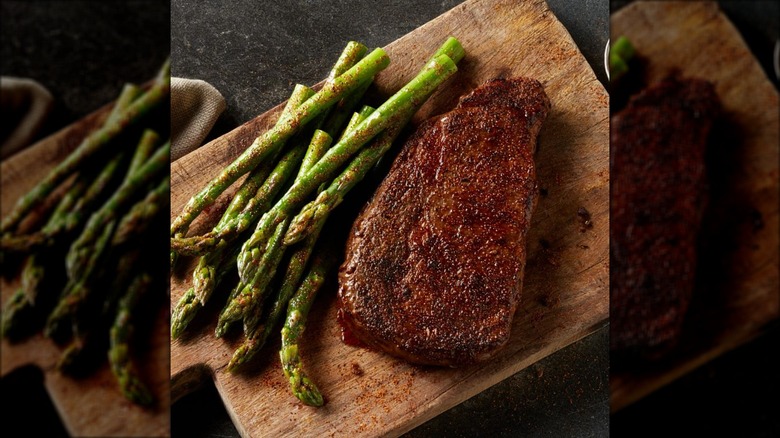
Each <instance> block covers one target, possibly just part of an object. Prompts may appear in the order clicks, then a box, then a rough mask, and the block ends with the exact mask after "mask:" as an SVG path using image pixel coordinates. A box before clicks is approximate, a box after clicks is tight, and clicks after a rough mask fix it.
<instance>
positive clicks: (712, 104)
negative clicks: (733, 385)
mask: <svg viewBox="0 0 780 438" xmlns="http://www.w3.org/2000/svg"><path fill="white" fill-rule="evenodd" d="M719 108H720V105H719V103H718V98H717V95H716V94H715V90H714V88H713V86H712V84H710V83H709V82H706V81H703V80H699V79H677V78H669V79H666V80H664V81H662V82H661V83H659V84H657V85H655V86H653V87H651V88H648V89H646V90H644V91H643V92H641V93H639V94H638V95H636V96H635V97H633V98H632V99H631V100H630V101H629V103H628V105H627V106H626V108H624V109H623V110H622V111H620V112H619V113H617V114H616V115H614V116H613V117H612V121H611V144H610V155H611V157H610V181H611V196H612V202H611V209H610V210H611V211H610V286H611V295H610V348H611V349H612V350H613V351H616V350H625V351H626V352H629V353H639V354H641V355H643V356H658V355H661V354H662V353H664V352H665V351H668V350H669V349H670V348H671V347H672V346H673V345H674V344H675V342H676V340H677V339H678V337H679V334H680V331H681V328H682V324H683V320H684V316H685V313H686V311H687V309H688V305H689V302H690V300H691V297H692V295H693V289H694V281H695V273H696V259H697V257H696V241H697V234H698V231H699V228H700V226H701V222H702V215H703V211H704V208H705V206H706V203H707V180H706V169H705V160H704V158H705V151H706V144H707V137H708V134H709V132H710V128H711V127H712V125H713V122H714V120H715V118H716V117H717V115H718V113H719Z"/></svg>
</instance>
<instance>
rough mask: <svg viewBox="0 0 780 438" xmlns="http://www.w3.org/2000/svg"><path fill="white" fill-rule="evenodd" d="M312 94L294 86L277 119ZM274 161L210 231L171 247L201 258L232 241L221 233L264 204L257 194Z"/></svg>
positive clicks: (173, 241)
mask: <svg viewBox="0 0 780 438" xmlns="http://www.w3.org/2000/svg"><path fill="white" fill-rule="evenodd" d="M313 94H314V90H312V89H311V88H309V87H307V86H305V85H301V84H297V85H296V86H295V88H294V89H293V92H292V95H291V96H290V98H289V99H288V100H287V104H286V105H285V107H284V109H283V110H282V113H281V115H280V116H279V120H280V121H281V120H283V119H286V118H287V117H288V116H289V114H290V113H291V112H292V111H293V110H294V109H295V108H298V107H299V106H300V105H301V104H302V103H303V102H305V101H306V100H307V99H308V98H310V97H311V96H312V95H313ZM277 123H279V122H277ZM273 161H274V160H273V159H271V160H268V161H267V162H264V163H262V164H260V165H259V166H258V167H256V168H255V169H254V170H252V172H251V173H250V174H249V176H248V177H247V179H246V180H245V181H244V182H243V183H242V185H241V187H240V188H239V189H238V191H237V192H236V194H235V195H234V196H233V199H232V200H231V202H230V205H228V208H227V209H226V210H225V213H224V214H223V215H222V218H220V221H219V223H218V224H217V225H216V226H215V227H214V229H213V230H212V231H211V232H209V233H206V234H204V235H201V236H195V237H190V238H181V237H180V238H172V239H171V248H172V249H173V250H174V251H176V252H177V253H180V254H183V255H204V254H207V253H208V252H209V251H211V250H213V249H214V248H216V247H217V246H218V245H219V243H220V242H221V241H223V240H224V241H230V240H233V239H235V237H236V236H237V235H238V233H236V234H228V233H226V232H224V230H225V229H227V228H230V227H232V225H231V223H232V222H234V221H235V220H236V218H237V217H238V216H239V215H240V214H241V213H242V212H244V211H254V210H257V209H259V208H258V207H257V205H258V204H260V205H264V204H265V203H266V202H267V201H265V200H264V198H263V196H266V195H260V196H258V195H257V193H258V191H259V190H264V192H263V193H267V191H268V187H266V188H265V189H262V184H263V183H264V182H265V181H266V180H267V179H268V176H269V175H270V173H271V172H272V169H274V167H273ZM279 165H281V163H280V164H278V165H277V166H279Z"/></svg>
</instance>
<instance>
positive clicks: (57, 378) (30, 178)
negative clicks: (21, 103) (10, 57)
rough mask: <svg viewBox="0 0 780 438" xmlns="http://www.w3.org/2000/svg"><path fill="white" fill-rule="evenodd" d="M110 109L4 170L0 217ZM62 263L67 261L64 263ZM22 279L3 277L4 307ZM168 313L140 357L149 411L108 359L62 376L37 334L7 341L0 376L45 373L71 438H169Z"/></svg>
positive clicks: (55, 356)
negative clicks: (24, 369) (127, 392)
mask: <svg viewBox="0 0 780 438" xmlns="http://www.w3.org/2000/svg"><path fill="white" fill-rule="evenodd" d="M110 110H111V105H110V104H109V105H106V106H105V107H103V108H101V109H99V110H97V111H95V112H93V113H92V114H90V115H88V116H86V117H85V118H83V119H81V120H79V121H77V122H76V123H74V124H72V125H70V126H68V127H66V128H64V129H62V130H60V131H59V132H57V133H55V134H53V135H51V136H50V137H47V138H46V139H44V140H41V141H40V142H38V143H36V144H35V145H33V146H30V147H29V148H27V149H25V150H24V151H22V152H20V153H18V154H16V155H14V156H12V157H10V158H9V159H7V160H5V161H3V162H2V164H1V165H0V177H1V178H2V179H1V180H0V189H2V190H1V193H2V199H1V200H2V204H1V205H2V214H3V216H5V215H6V214H7V213H8V212H9V211H10V210H11V209H12V208H13V206H14V204H15V203H16V200H17V199H18V198H19V197H21V196H22V195H23V194H25V193H27V192H28V191H29V190H30V189H31V188H32V187H33V186H34V185H35V184H36V183H37V182H38V181H40V180H41V179H42V178H43V177H44V176H45V175H46V174H47V173H48V172H49V171H50V170H51V169H52V168H53V167H55V166H56V165H57V164H59V163H60V162H61V161H62V160H63V159H64V158H65V157H66V156H67V155H68V154H69V153H70V152H71V151H72V150H73V149H74V148H76V147H77V146H78V145H79V143H80V142H81V140H82V139H83V138H84V137H85V136H86V135H87V134H88V133H89V132H91V131H92V130H94V129H96V128H98V127H99V126H100V125H101V124H102V123H103V121H104V120H105V118H106V117H107V116H108V113H109V112H110ZM63 263H64V261H63ZM19 284H20V281H19V278H18V276H17V277H14V278H10V279H9V278H2V280H0V291H1V292H2V299H3V303H4V304H5V303H6V302H7V300H8V299H9V298H10V297H11V295H13V293H14V292H15V291H16V289H17V288H18V287H19ZM169 324H170V321H169V313H168V309H167V308H162V307H161V308H160V310H159V312H158V313H157V316H156V318H155V323H154V327H153V329H152V330H151V334H150V340H149V342H150V344H149V349H148V350H147V351H144V352H142V353H140V356H139V357H138V360H139V361H140V365H139V371H140V373H141V375H142V378H143V379H144V382H145V383H146V384H147V385H148V386H149V389H150V390H151V391H152V394H153V396H154V398H155V400H156V402H155V404H154V405H153V406H151V407H148V408H143V407H140V406H138V405H136V404H134V403H132V402H130V401H128V400H127V399H125V398H124V396H123V395H122V393H121V392H120V390H119V387H118V385H117V383H116V379H115V378H114V375H113V374H112V373H111V370H110V368H109V365H108V360H107V359H106V361H105V364H104V365H102V366H101V367H100V368H98V369H97V370H96V371H95V372H94V373H93V374H90V375H89V376H87V377H83V378H73V377H69V376H66V375H63V374H62V373H60V372H59V371H57V370H56V369H55V364H56V363H57V361H58V360H59V358H60V355H61V354H62V351H63V349H62V348H61V347H59V346H58V345H56V344H55V343H54V342H52V341H51V340H49V339H47V338H44V337H43V335H42V334H41V333H38V334H36V335H34V336H32V337H30V338H28V339H24V340H22V341H20V342H14V343H9V341H8V340H6V339H3V340H2V344H0V348H2V350H1V351H2V355H0V375H2V376H5V375H6V374H8V373H9V372H11V371H13V370H14V369H16V368H18V367H21V366H27V365H31V366H36V367H38V368H40V369H41V370H42V371H43V374H44V385H45V387H46V390H47V391H48V393H49V395H50V396H51V400H52V402H53V404H54V406H55V407H56V409H57V411H58V413H59V416H60V418H61V419H62V422H63V424H64V425H65V428H66V429H67V430H68V432H69V433H70V434H71V435H73V436H101V437H108V436H122V437H130V436H138V437H141V436H142V437H161V436H168V435H169V434H170V415H169V412H170V379H169V369H170V350H169V345H170V342H169V339H170V335H169V333H170V332H169Z"/></svg>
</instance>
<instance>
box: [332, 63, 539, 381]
mask: <svg viewBox="0 0 780 438" xmlns="http://www.w3.org/2000/svg"><path fill="white" fill-rule="evenodd" d="M549 108H550V102H549V100H548V98H547V96H546V95H545V93H544V89H543V88H542V86H541V84H540V83H539V82H537V81H536V80H533V79H527V78H515V79H494V80H491V81H489V82H487V83H486V84H484V85H482V86H481V87H479V88H477V89H475V90H474V91H473V92H471V93H470V94H468V95H466V96H463V97H461V99H460V101H459V103H458V105H457V107H456V108H455V109H453V110H452V111H450V112H448V113H446V114H443V115H441V116H438V117H434V118H432V119H429V120H427V121H425V122H423V123H422V124H421V125H420V126H419V127H418V129H417V130H416V131H415V132H414V133H413V134H412V135H411V136H410V138H409V139H408V141H407V142H406V143H405V145H404V147H403V149H402V150H401V151H400V153H399V155H398V157H397V158H396V159H395V161H394V162H393V165H392V167H391V169H390V171H389V173H388V175H387V177H386V178H385V179H384V181H383V182H382V183H381V185H380V186H379V188H378V189H377V191H376V192H375V193H374V196H373V198H372V200H371V201H370V202H369V203H368V204H367V205H366V206H365V207H364V209H363V210H362V212H361V213H360V215H359V217H358V219H357V220H356V222H355V224H354V225H353V228H352V230H351V232H350V236H349V239H348V242H347V256H346V260H345V261H344V264H343V265H342V266H341V268H340V270H339V303H340V319H341V322H342V325H343V326H344V327H345V329H346V330H349V331H351V332H352V335H353V336H354V337H356V338H357V339H358V340H360V341H362V342H363V343H365V344H367V345H368V346H369V347H373V348H376V349H379V350H383V351H385V352H387V353H389V354H392V355H395V356H398V357H401V358H403V359H405V360H407V361H410V362H414V363H420V364H429V365H446V366H458V365H465V364H469V363H473V362H477V361H481V360H485V359H487V358H489V357H491V356H493V355H494V354H495V353H496V352H497V351H498V350H499V349H500V348H501V347H502V346H503V345H504V344H506V342H507V340H508V339H509V334H510V329H511V325H512V318H513V315H514V312H515V308H516V307H517V303H518V300H519V299H520V291H521V288H522V280H523V268H524V266H525V259H526V253H525V251H526V250H525V247H526V244H525V242H526V235H527V233H528V228H529V225H530V223H531V214H532V212H533V210H534V207H535V204H536V197H537V184H536V170H535V167H534V161H533V155H534V152H535V149H536V138H537V134H538V133H539V130H540V128H541V125H542V122H543V120H544V119H545V117H546V116H547V113H548V111H549Z"/></svg>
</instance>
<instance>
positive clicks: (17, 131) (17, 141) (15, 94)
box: [0, 76, 54, 159]
mask: <svg viewBox="0 0 780 438" xmlns="http://www.w3.org/2000/svg"><path fill="white" fill-rule="evenodd" d="M53 102H54V98H53V97H52V95H51V93H50V92H49V90H47V89H46V88H44V87H43V85H41V84H39V83H38V82H36V81H34V80H32V79H27V78H15V77H10V76H3V77H2V78H0V103H1V104H2V108H3V112H2V114H3V133H2V137H3V138H2V144H0V158H1V159H5V158H6V157H9V156H11V155H12V154H14V153H15V152H17V151H19V150H20V149H22V148H24V147H26V146H29V145H30V143H32V141H33V140H34V139H35V137H36V135H37V134H38V132H39V131H40V129H41V127H42V126H43V123H44V122H45V121H46V116H48V115H49V112H50V111H51V107H52V104H53Z"/></svg>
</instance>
